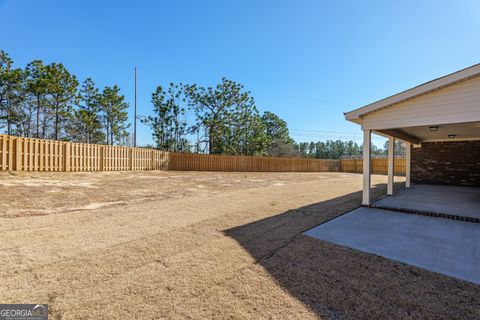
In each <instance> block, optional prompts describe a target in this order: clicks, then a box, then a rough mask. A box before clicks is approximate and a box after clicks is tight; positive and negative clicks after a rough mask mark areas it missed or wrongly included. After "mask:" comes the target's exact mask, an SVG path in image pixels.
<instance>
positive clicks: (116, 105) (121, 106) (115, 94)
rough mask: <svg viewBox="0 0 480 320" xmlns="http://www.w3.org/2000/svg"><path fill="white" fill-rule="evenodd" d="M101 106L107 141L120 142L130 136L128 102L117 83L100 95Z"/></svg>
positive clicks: (111, 143)
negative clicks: (128, 131)
mask: <svg viewBox="0 0 480 320" xmlns="http://www.w3.org/2000/svg"><path fill="white" fill-rule="evenodd" d="M99 101H100V106H101V110H102V113H103V121H104V128H105V131H106V132H105V133H106V138H107V139H106V142H107V144H109V145H113V144H114V143H116V142H117V143H120V142H122V141H125V140H126V139H127V138H128V133H127V128H128V127H129V126H130V125H129V124H128V123H127V121H128V112H127V109H128V104H127V103H126V102H125V97H124V96H123V95H121V94H120V88H119V87H118V86H117V85H114V86H113V87H108V86H107V87H105V88H104V89H103V92H102V94H101V96H100V100H99Z"/></svg>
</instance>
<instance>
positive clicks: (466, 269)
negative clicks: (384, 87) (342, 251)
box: [304, 65, 480, 284]
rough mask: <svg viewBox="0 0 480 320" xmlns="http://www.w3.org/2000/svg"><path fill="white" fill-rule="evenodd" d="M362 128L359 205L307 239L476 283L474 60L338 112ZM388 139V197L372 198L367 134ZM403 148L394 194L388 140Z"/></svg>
mask: <svg viewBox="0 0 480 320" xmlns="http://www.w3.org/2000/svg"><path fill="white" fill-rule="evenodd" d="M345 118H346V119H347V120H349V121H352V122H355V123H357V124H359V125H361V126H362V130H363V136H364V140H363V191H362V192H363V195H362V207H360V208H358V209H355V210H353V211H351V212H348V213H346V214H344V215H342V216H340V217H337V218H335V219H333V220H331V221H328V222H326V223H324V224H321V225H319V226H317V227H315V228H312V229H310V230H308V231H306V232H305V233H304V234H306V235H308V236H312V237H314V238H317V239H320V240H324V241H328V242H332V243H335V244H338V245H342V246H347V247H350V248H353V249H357V250H360V251H364V252H367V253H373V254H377V255H380V256H383V257H387V258H390V259H393V260H397V261H400V262H403V263H406V264H410V265H413V266H417V267H421V268H424V269H427V270H430V271H434V272H438V273H442V274H444V275H447V276H453V277H455V278H459V279H463V280H467V281H471V282H474V283H477V284H480V268H478V266H479V263H480V188H479V187H480V65H474V66H472V67H469V68H466V69H463V70H460V71H458V72H455V73H452V74H450V75H447V76H445V77H442V78H438V79H435V80H432V81H430V82H427V83H424V84H422V85H419V86H417V87H415V88H412V89H410V90H406V91H404V92H401V93H399V94H396V95H393V96H391V97H388V98H386V99H383V100H380V101H377V102H375V103H372V104H369V105H367V106H365V107H362V108H359V109H356V110H353V111H351V112H348V113H346V114H345ZM372 133H376V134H379V135H382V136H385V137H387V138H388V175H387V176H388V178H387V196H386V197H383V198H381V199H380V200H377V201H374V202H373V201H372V197H371V152H370V151H371V136H372ZM396 140H400V141H402V142H404V143H405V147H406V177H405V179H406V180H405V188H404V189H402V190H399V191H397V192H396V193H395V194H394V188H393V186H394V161H395V155H394V145H395V141H396Z"/></svg>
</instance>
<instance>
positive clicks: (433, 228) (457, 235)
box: [304, 207, 480, 284]
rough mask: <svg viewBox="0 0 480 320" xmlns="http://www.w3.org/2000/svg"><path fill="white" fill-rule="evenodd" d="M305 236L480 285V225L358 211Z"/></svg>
mask: <svg viewBox="0 0 480 320" xmlns="http://www.w3.org/2000/svg"><path fill="white" fill-rule="evenodd" d="M304 234H305V235H308V236H311V237H314V238H317V239H320V240H325V241H328V242H332V243H335V244H339V245H342V246H346V247H349V248H352V249H357V250H360V251H363V252H367V253H373V254H377V255H380V256H383V257H386V258H390V259H392V260H396V261H400V262H403V263H406V264H410V265H413V266H416V267H420V268H424V269H427V270H430V271H434V272H438V273H441V274H444V275H447V276H451V277H455V278H458V279H462V280H467V281H471V282H473V283H476V284H480V225H479V224H476V223H470V222H463V221H454V220H448V219H442V218H432V217H426V216H421V215H409V214H404V213H398V212H393V211H387V210H381V209H374V208H363V207H362V208H358V209H356V210H354V211H351V212H349V213H347V214H345V215H342V216H340V217H338V218H335V219H333V220H331V221H329V222H326V223H324V224H321V225H319V226H317V227H315V228H313V229H310V230H308V231H306V232H304Z"/></svg>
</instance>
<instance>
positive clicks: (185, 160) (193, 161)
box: [169, 153, 340, 172]
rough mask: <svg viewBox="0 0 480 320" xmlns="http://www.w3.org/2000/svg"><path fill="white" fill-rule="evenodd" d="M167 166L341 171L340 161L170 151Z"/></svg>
mask: <svg viewBox="0 0 480 320" xmlns="http://www.w3.org/2000/svg"><path fill="white" fill-rule="evenodd" d="M169 169H170V170H179V171H245V172H248V171H249V172H255V171H258V172H330V171H332V172H333V171H340V161H339V160H324V159H304V158H273V157H248V156H224V155H215V154H213V155H206V154H194V153H171V154H170V160H169Z"/></svg>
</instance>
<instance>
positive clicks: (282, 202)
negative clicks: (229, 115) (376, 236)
mask: <svg viewBox="0 0 480 320" xmlns="http://www.w3.org/2000/svg"><path fill="white" fill-rule="evenodd" d="M385 180H386V178H385V177H383V176H374V177H373V182H374V183H375V184H376V187H375V190H374V194H375V195H377V196H378V195H383V194H384V192H385V188H384V185H383V183H384V182H385ZM360 189H361V176H360V175H354V174H346V173H194V172H121V173H46V174H41V173H37V174H19V175H12V174H8V173H2V174H0V193H1V195H2V196H1V200H0V209H1V210H0V231H1V232H0V259H1V261H2V263H1V264H0V283H1V284H0V302H1V303H48V304H49V309H50V318H51V319H163V318H171V319H184V318H194V319H204V318H210V319H212V318H214V319H226V318H228V319H314V318H322V319H479V318H480V308H479V307H478V306H479V305H480V286H476V285H473V284H470V283H467V282H463V281H460V280H456V279H453V278H449V277H446V276H442V275H438V274H435V273H432V272H428V271H424V270H421V269H418V268H415V267H410V266H406V265H404V264H401V263H397V262H393V261H390V260H388V259H384V258H381V257H378V256H374V255H370V254H365V253H361V252H358V251H354V250H351V249H348V248H344V247H339V246H336V245H333V244H330V243H326V242H322V241H319V240H316V239H312V238H309V237H306V236H303V235H301V232H302V231H304V230H305V229H309V228H311V227H313V226H315V225H317V224H319V223H321V222H323V221H325V220H327V219H330V218H332V217H335V216H336V215H339V214H341V213H344V212H346V211H349V210H351V209H353V208H355V207H357V206H358V205H359V203H360V197H361V194H360Z"/></svg>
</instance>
